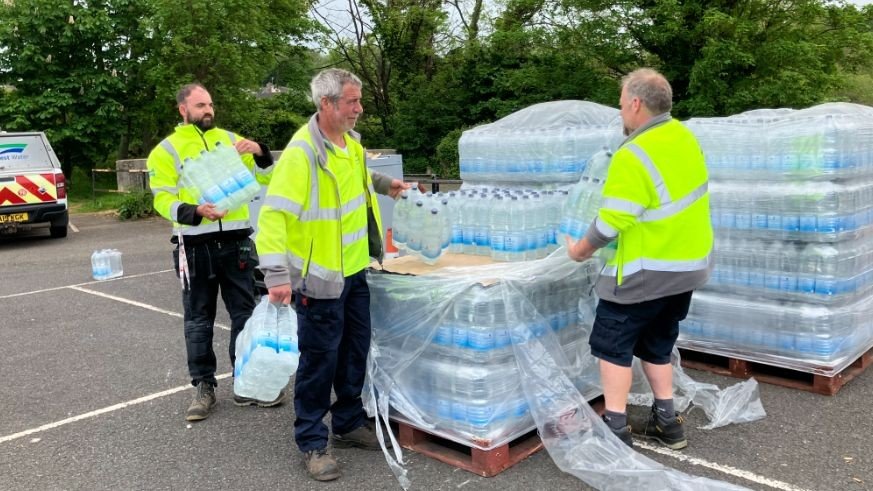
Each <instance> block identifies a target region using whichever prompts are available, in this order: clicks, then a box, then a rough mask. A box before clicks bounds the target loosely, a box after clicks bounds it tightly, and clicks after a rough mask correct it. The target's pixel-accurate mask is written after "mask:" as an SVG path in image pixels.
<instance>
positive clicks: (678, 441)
mask: <svg viewBox="0 0 873 491" xmlns="http://www.w3.org/2000/svg"><path fill="white" fill-rule="evenodd" d="M684 424H685V418H684V417H683V416H681V415H680V414H679V413H678V412H677V413H676V421H674V422H673V423H670V424H664V423H662V422H661V421H660V420H658V415H657V413H656V412H655V408H654V406H653V407H652V414H651V415H649V419H648V421H646V427H645V428H644V429H643V432H642V433H640V436H642V437H643V438H647V439H649V440H655V441H658V442H660V443H661V444H662V445H664V446H665V447H667V448H669V449H672V450H682V449H683V448H685V447H687V446H688V440H686V439H685V426H683V425H684Z"/></svg>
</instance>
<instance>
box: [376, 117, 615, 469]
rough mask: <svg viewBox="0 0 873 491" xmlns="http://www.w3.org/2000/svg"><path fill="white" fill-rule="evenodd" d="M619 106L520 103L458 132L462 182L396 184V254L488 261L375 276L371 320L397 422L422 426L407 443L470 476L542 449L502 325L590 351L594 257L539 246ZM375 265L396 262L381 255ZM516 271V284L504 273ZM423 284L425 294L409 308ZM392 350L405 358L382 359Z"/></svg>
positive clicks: (577, 360)
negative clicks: (440, 187)
mask: <svg viewBox="0 0 873 491" xmlns="http://www.w3.org/2000/svg"><path fill="white" fill-rule="evenodd" d="M617 116H618V111H617V110H615V109H612V108H608V107H605V106H600V105H597V104H593V103H587V102H581V101H560V102H552V103H545V104H538V105H535V106H532V107H529V108H527V109H524V110H522V111H519V112H517V113H514V114H512V115H509V116H507V117H506V118H504V119H502V120H500V121H497V122H495V123H492V124H488V125H483V126H480V127H477V128H473V129H471V130H468V131H467V132H465V133H464V134H463V136H462V137H461V140H460V142H459V154H460V162H461V176H462V178H463V179H464V186H463V187H462V188H461V190H460V191H457V192H453V193H438V194H431V193H428V194H422V193H418V192H417V191H415V190H410V191H408V192H407V193H404V195H403V196H401V198H400V200H399V202H398V203H397V205H396V206H395V207H394V216H393V220H392V225H393V237H394V242H395V244H397V245H398V247H399V248H400V249H401V250H402V251H403V252H404V254H405V255H411V256H415V257H417V258H418V259H420V260H421V261H423V262H425V263H427V264H432V265H434V268H436V269H437V270H439V268H440V267H441V266H444V265H449V266H450V265H451V263H452V258H453V257H458V256H456V255H457V254H462V255H465V256H485V257H487V258H488V259H487V260H486V259H483V261H482V262H483V263H493V264H488V265H484V266H482V267H480V268H467V269H461V268H454V270H453V271H452V273H450V274H448V275H447V276H441V275H442V273H440V272H439V271H438V272H437V273H433V274H428V275H421V276H418V277H409V276H400V277H398V276H396V275H392V276H389V277H388V278H387V279H386V278H385V275H378V276H374V275H371V281H370V287H371V298H372V305H374V306H378V307H374V314H373V319H374V325H376V326H381V327H380V328H379V329H378V330H377V332H376V333H375V335H374V343H376V344H377V346H378V349H379V353H381V355H382V360H381V362H380V359H379V358H378V357H377V358H376V359H375V364H377V365H379V367H380V368H381V369H383V370H385V371H387V372H388V373H389V374H390V375H391V377H392V378H393V387H392V391H393V394H392V395H391V400H392V406H393V407H394V409H395V410H396V413H395V419H396V420H397V421H399V422H400V423H401V435H403V434H408V435H418V436H417V437H410V439H407V441H406V442H405V443H404V445H406V446H408V447H410V448H413V449H414V450H417V451H424V452H425V453H427V454H428V455H431V456H433V457H435V458H438V459H440V460H443V461H445V462H449V463H452V464H453V465H457V466H459V467H462V468H465V469H467V470H470V471H472V472H475V473H477V474H480V475H493V474H494V473H495V472H499V471H500V470H503V469H504V468H506V467H508V466H510V465H512V464H514V463H515V462H516V461H517V460H520V459H521V458H523V457H524V456H526V455H527V453H529V451H531V450H535V449H538V448H540V446H539V442H538V440H537V439H536V436H535V434H534V435H531V434H530V432H531V430H532V429H533V428H534V422H533V419H532V417H531V415H530V411H529V407H528V404H527V400H526V398H525V395H524V393H523V392H522V389H521V385H520V380H519V373H518V369H517V366H516V362H515V355H514V352H513V348H512V343H511V341H510V337H511V335H512V332H513V330H517V329H527V330H529V332H531V333H532V335H535V336H543V335H546V333H553V334H554V335H555V336H557V339H558V342H559V345H560V346H561V350H562V351H563V353H562V356H563V357H564V358H566V359H567V360H568V362H569V363H570V364H571V365H572V366H581V365H584V364H586V363H590V361H591V358H590V354H589V353H588V349H587V343H586V342H585V339H583V338H584V337H585V334H584V333H585V329H586V327H590V324H591V321H592V314H591V312H593V305H594V298H593V297H592V296H591V295H590V292H591V284H592V282H593V280H594V279H595V278H596V275H597V272H598V268H597V265H594V264H585V265H574V264H573V263H570V264H568V262H567V260H566V257H557V258H547V257H546V256H547V255H548V254H549V253H551V252H553V251H555V250H556V249H557V248H558V246H559V244H560V243H562V239H561V236H560V230H561V227H562V221H566V220H562V215H563V214H564V213H563V211H564V210H563V208H564V207H565V203H566V202H567V200H568V198H569V195H570V194H571V187H570V186H571V185H572V184H574V183H576V182H577V181H579V179H580V176H581V175H582V174H583V172H584V171H585V169H586V168H587V167H588V165H587V163H588V159H589V158H590V156H591V155H592V154H594V153H595V152H597V150H598V149H600V148H602V147H603V145H604V143H605V142H606V141H608V138H607V134H608V133H609V134H617V133H619V126H617V125H616V124H615V121H616V120H617ZM565 225H566V224H565ZM559 241H561V242H559ZM404 259H407V260H408V259H409V258H403V257H401V258H400V260H404ZM502 263H512V264H502ZM385 268H386V269H388V270H391V269H392V265H391V263H390V261H389V262H386V265H385ZM447 271H448V270H447ZM510 275H511V276H512V277H514V278H516V280H511V279H510V278H509V276H510ZM488 278H490V279H488ZM518 278H521V279H520V280H519V279H518ZM517 281H520V282H521V283H517ZM518 284H523V285H524V287H511V286H509V285H518ZM422 292H426V293H427V298H426V299H425V300H423V301H422V305H421V306H420V307H411V306H410V305H409V304H410V302H414V301H415V299H421V298H422V297H421V295H423V293H422ZM580 298H581V301H580ZM518 306H525V308H524V309H523V310H522V311H519V310H518ZM413 312H415V314H411V313H413ZM380 319H381V320H380ZM404 357H405V358H404ZM399 359H401V360H404V361H403V363H398V362H394V361H392V360H399ZM398 367H402V370H398V369H397V368H398ZM578 372H579V373H580V374H581V373H582V372H583V370H579V371H578ZM584 372H586V374H587V375H588V376H591V375H596V372H594V371H592V370H585V371H584ZM580 376H581V375H580ZM597 395H599V394H588V396H590V397H591V398H594V397H596V396H597ZM434 437H437V438H439V439H440V440H438V441H439V442H441V443H436V444H435V443H434V441H435V440H434ZM533 440H536V444H532V443H531V442H532V441H533ZM416 442H417V443H416ZM423 442H424V443H427V445H424V443H423ZM453 444H460V446H461V447H462V448H463V449H466V457H462V458H459V457H458V453H457V451H456V450H457V448H454V449H453V448H452V445H453ZM520 449H525V450H524V451H522V450H520ZM477 456H478V457H477ZM477 462H478V463H477Z"/></svg>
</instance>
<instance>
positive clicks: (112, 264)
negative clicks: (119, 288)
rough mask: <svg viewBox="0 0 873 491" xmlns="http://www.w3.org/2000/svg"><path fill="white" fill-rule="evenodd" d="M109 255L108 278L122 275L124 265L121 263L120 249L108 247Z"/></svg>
mask: <svg viewBox="0 0 873 491" xmlns="http://www.w3.org/2000/svg"><path fill="white" fill-rule="evenodd" d="M108 256H109V278H119V277H121V276H122V275H124V267H123V266H122V264H121V251H119V250H118V249H110V250H109V251H108Z"/></svg>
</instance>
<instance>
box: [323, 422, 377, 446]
mask: <svg viewBox="0 0 873 491" xmlns="http://www.w3.org/2000/svg"><path fill="white" fill-rule="evenodd" d="M382 436H384V437H385V448H391V437H389V436H388V435H386V434H385V432H383V433H382ZM333 446H334V448H352V447H356V448H363V449H365V450H381V449H382V447H381V446H379V439H378V437H377V436H376V426H375V425H374V424H373V423H371V422H370V421H367V424H365V425H364V426H361V427H360V428H356V429H354V430H352V431H350V432H348V433H346V434H344V435H336V434H335V435H333Z"/></svg>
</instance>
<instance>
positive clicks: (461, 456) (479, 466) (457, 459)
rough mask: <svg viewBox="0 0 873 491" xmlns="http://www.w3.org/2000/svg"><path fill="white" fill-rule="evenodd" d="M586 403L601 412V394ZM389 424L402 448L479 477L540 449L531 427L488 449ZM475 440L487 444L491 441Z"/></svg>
mask: <svg viewBox="0 0 873 491" xmlns="http://www.w3.org/2000/svg"><path fill="white" fill-rule="evenodd" d="M590 404H591V406H592V407H593V408H594V410H595V411H597V412H598V414H602V413H603V397H602V396H601V397H598V398H596V399H594V400H592V401H591V402H590ZM394 425H397V426H394ZM392 427H394V428H396V430H395V431H396V432H397V434H398V437H397V439H398V441H399V442H400V445H401V446H402V447H403V448H406V449H409V450H412V451H413V452H417V453H420V454H422V455H427V456H428V457H430V458H433V459H436V460H439V461H440V462H444V463H446V464H449V465H452V466H454V467H458V468H460V469H464V470H465V471H469V472H472V473H474V474H478V475H480V476H482V477H494V476H496V475H497V474H500V473H501V472H503V471H505V470H506V469H508V468H510V467H512V466H513V465H515V464H517V463H519V462H521V461H522V460H524V459H526V458H528V457H530V456H531V455H533V454H535V453H537V452H539V451H540V450H541V449H542V448H543V442H542V440H540V437H539V435H538V434H537V430H531V431H529V432H528V433H525V434H524V435H521V436H519V437H518V438H516V439H514V440H512V441H510V442H507V443H504V444H503V445H498V446H496V447H494V448H492V449H490V450H482V449H480V448H476V447H471V446H467V445H463V444H460V443H457V442H455V441H452V440H449V439H446V438H443V437H440V436H438V435H434V434H432V433H428V432H427V431H424V430H421V429H419V428H416V427H414V426H412V425H410V424H408V423H406V422H403V421H392ZM478 443H479V444H480V445H481V446H483V447H488V446H490V443H491V442H488V441H481V442H478Z"/></svg>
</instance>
